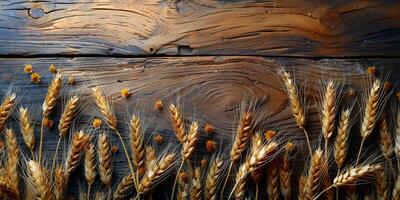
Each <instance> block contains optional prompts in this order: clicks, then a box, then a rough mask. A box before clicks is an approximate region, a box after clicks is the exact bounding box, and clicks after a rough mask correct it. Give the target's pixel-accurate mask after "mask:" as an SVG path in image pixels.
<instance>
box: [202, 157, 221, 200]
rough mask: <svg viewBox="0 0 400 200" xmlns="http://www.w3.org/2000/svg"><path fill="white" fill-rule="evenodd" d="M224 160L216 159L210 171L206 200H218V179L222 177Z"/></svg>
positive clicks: (206, 187)
mask: <svg viewBox="0 0 400 200" xmlns="http://www.w3.org/2000/svg"><path fill="white" fill-rule="evenodd" d="M222 165H223V160H221V159H220V158H215V159H214V160H213V161H212V164H211V166H210V168H209V170H208V173H207V177H206V183H205V186H204V187H205V189H204V200H216V199H217V185H218V179H219V178H220V176H221V172H222Z"/></svg>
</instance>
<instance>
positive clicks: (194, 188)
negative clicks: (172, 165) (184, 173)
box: [190, 167, 202, 200]
mask: <svg viewBox="0 0 400 200" xmlns="http://www.w3.org/2000/svg"><path fill="white" fill-rule="evenodd" d="M191 182H192V184H191V188H190V199H192V200H198V199H201V197H202V190H201V189H202V187H201V184H202V183H201V171H200V167H196V168H195V170H194V174H193V177H192V180H191Z"/></svg>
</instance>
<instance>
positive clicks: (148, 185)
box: [137, 153, 176, 196]
mask: <svg viewBox="0 0 400 200" xmlns="http://www.w3.org/2000/svg"><path fill="white" fill-rule="evenodd" d="M175 159H176V155H175V154H174V153H171V154H168V155H165V156H163V157H162V158H161V159H160V160H159V162H158V163H157V162H152V163H151V165H150V166H148V170H147V171H146V173H145V174H144V175H143V178H142V180H141V181H140V184H139V187H138V194H137V196H140V195H141V194H145V193H148V192H149V191H150V190H151V189H153V188H154V187H155V186H156V185H157V183H159V182H160V181H161V180H162V179H163V178H165V176H166V175H167V174H168V172H169V171H170V170H171V169H172V167H173V166H174V164H173V163H174V161H175Z"/></svg>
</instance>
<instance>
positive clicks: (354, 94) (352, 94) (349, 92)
mask: <svg viewBox="0 0 400 200" xmlns="http://www.w3.org/2000/svg"><path fill="white" fill-rule="evenodd" d="M346 95H347V96H349V97H354V96H356V90H354V89H353V88H349V89H348V91H347V94H346Z"/></svg>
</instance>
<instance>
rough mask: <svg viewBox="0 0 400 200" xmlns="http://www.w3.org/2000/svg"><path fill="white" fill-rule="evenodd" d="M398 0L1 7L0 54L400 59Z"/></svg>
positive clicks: (122, 1)
mask: <svg viewBox="0 0 400 200" xmlns="http://www.w3.org/2000/svg"><path fill="white" fill-rule="evenodd" d="M399 11H400V4H399V2H398V1H347V0H340V1H329V0H324V1H318V0H313V1H307V0H300V1H299V0H289V1H287V0H277V1H275V0H274V1H272V0H271V1H260V2H258V1H213V0H206V1H203V0H200V1H198V0H191V1H175V0H168V1H158V0H157V1H156V0H149V1H131V0H117V1H112V0H108V1H101V0H93V1H82V0H74V1H68V0H62V1H60V0H51V1H25V0H22V1H21V0H6V1H1V2H0V35H1V38H0V46H1V48H0V55H9V56H10V55H13V56H17V55H55V54H58V55H129V56H138V55H143V56H145V55H146V56H147V55H154V54H156V55H264V56H308V57H351V56H389V57H390V56H400V53H399V42H400V34H399V33H400V30H399V28H400V20H399V18H400V12H399Z"/></svg>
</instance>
